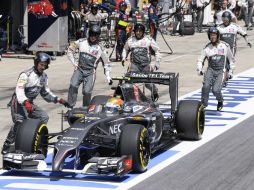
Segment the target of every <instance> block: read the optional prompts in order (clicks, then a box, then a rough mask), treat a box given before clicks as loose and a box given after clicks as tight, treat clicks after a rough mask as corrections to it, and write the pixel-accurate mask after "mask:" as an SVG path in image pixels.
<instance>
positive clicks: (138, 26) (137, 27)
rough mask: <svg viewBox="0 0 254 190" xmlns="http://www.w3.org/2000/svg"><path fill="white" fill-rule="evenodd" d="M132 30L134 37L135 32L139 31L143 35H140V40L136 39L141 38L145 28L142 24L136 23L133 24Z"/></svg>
mask: <svg viewBox="0 0 254 190" xmlns="http://www.w3.org/2000/svg"><path fill="white" fill-rule="evenodd" d="M133 30H134V34H135V36H136V32H137V31H138V30H141V31H142V32H143V35H142V37H141V38H138V39H142V38H143V36H144V34H145V30H146V27H145V26H144V25H143V24H140V23H137V24H135V26H134V29H133ZM136 38H137V36H136Z"/></svg>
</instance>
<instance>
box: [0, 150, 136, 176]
mask: <svg viewBox="0 0 254 190" xmlns="http://www.w3.org/2000/svg"><path fill="white" fill-rule="evenodd" d="M44 160H45V157H44V156H43V155H42V154H27V153H7V154H4V155H3V166H4V168H5V169H8V170H10V169H12V170H22V171H34V172H52V168H49V167H48V166H47V164H46V162H45V161H44ZM131 170H132V158H131V156H122V157H93V158H91V159H90V160H88V163H87V164H86V165H85V166H84V167H83V168H82V169H62V170H60V171H59V172H68V173H77V174H84V175H101V176H116V177H122V176H124V175H125V174H127V173H129V172H131Z"/></svg>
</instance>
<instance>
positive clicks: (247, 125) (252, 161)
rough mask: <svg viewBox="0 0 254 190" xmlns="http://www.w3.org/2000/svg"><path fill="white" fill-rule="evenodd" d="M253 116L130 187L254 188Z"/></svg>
mask: <svg viewBox="0 0 254 190" xmlns="http://www.w3.org/2000/svg"><path fill="white" fill-rule="evenodd" d="M253 123H254V116H252V117H250V118H249V119H247V120H245V121H244V122H242V123H240V124H239V125H237V126H235V127H234V128H232V129H230V130H229V131H227V132H226V133H223V134H222V135H220V136H218V137H216V138H214V139H213V140H212V141H210V142H209V143H207V144H205V145H203V146H201V147H200V148H198V149H196V150H194V151H193V152H191V153H190V154H188V155H186V156H185V157H183V158H182V159H179V160H178V161H176V162H175V163H173V164H171V165H170V166H168V167H166V168H165V169H163V170H161V171H160V172H158V173H156V174H154V175H152V176H151V177H150V178H148V179H146V180H144V181H142V182H141V183H139V184H137V185H136V186H134V187H133V188H131V190H143V189H146V190H154V189H158V187H159V189H160V190H240V189H241V190H243V189H245V190H252V189H254V153H253V149H254V129H253Z"/></svg>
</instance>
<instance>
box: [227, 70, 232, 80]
mask: <svg viewBox="0 0 254 190" xmlns="http://www.w3.org/2000/svg"><path fill="white" fill-rule="evenodd" d="M232 78H233V70H231V69H230V70H229V71H228V79H232Z"/></svg>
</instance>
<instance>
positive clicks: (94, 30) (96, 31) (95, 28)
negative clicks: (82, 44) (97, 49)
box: [88, 25, 101, 44]
mask: <svg viewBox="0 0 254 190" xmlns="http://www.w3.org/2000/svg"><path fill="white" fill-rule="evenodd" d="M100 34H101V27H100V26H99V25H92V26H91V27H90V29H89V31H88V41H89V43H90V44H96V43H98V41H99V36H100ZM91 36H96V37H97V40H96V41H95V42H91V41H90V37H91Z"/></svg>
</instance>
